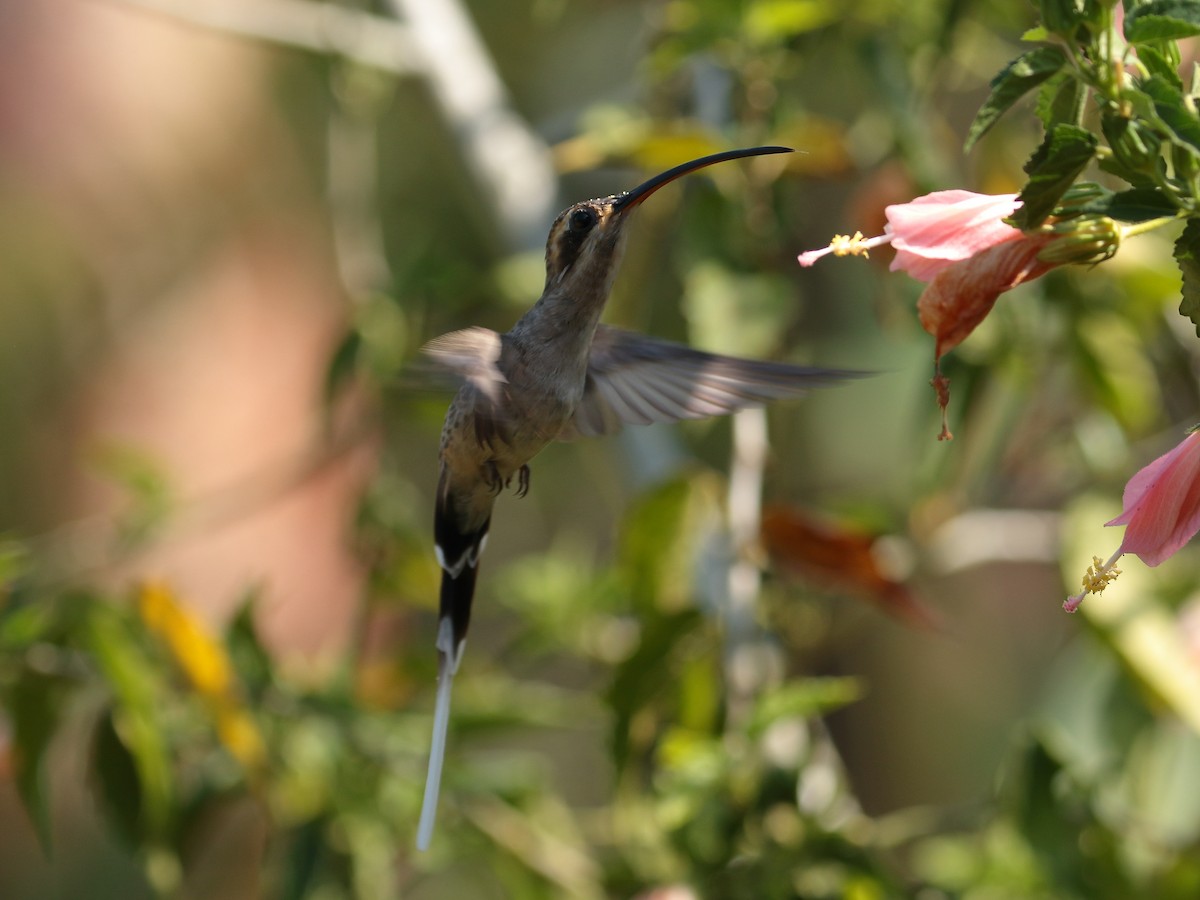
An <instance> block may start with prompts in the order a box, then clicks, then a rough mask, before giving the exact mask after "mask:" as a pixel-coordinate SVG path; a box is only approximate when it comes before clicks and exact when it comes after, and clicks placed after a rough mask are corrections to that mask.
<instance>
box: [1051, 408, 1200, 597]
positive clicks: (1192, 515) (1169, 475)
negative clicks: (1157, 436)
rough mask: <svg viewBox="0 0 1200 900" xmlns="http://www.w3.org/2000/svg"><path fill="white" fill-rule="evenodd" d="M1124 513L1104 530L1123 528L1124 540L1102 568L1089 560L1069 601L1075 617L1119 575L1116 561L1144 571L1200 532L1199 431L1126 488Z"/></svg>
mask: <svg viewBox="0 0 1200 900" xmlns="http://www.w3.org/2000/svg"><path fill="white" fill-rule="evenodd" d="M1123 499H1124V503H1123V505H1124V511H1123V512H1122V513H1121V515H1119V516H1117V517H1116V518H1115V519H1113V520H1112V521H1111V522H1106V523H1105V524H1106V525H1124V526H1125V537H1124V539H1123V540H1122V541H1121V546H1120V547H1118V548H1117V552H1116V553H1114V554H1113V555H1112V556H1111V557H1110V558H1109V560H1108V562H1106V563H1101V562H1100V558H1099V557H1096V558H1094V559H1093V564H1092V565H1091V566H1090V567H1089V568H1088V571H1087V574H1086V575H1084V577H1083V590H1082V591H1081V592H1080V593H1078V594H1074V595H1072V596H1070V597H1068V598H1067V601H1066V602H1065V603H1064V604H1063V609H1065V610H1066V611H1067V612H1074V611H1075V610H1077V609H1078V608H1079V604H1080V603H1082V602H1083V598H1084V597H1086V596H1087V595H1088V594H1093V593H1096V594H1098V593H1100V591H1102V590H1104V588H1105V587H1106V586H1107V585H1108V583H1109V582H1110V581H1112V580H1113V579H1114V578H1116V576H1117V575H1119V574H1120V571H1121V570H1120V569H1118V568H1116V562H1117V560H1118V559H1120V558H1121V556H1122V555H1124V554H1126V553H1132V554H1133V555H1135V556H1137V557H1138V558H1140V559H1141V561H1142V562H1144V563H1145V564H1146V565H1148V566H1157V565H1158V564H1159V563H1161V562H1162V561H1163V560H1165V559H1166V558H1167V557H1169V556H1172V555H1173V554H1174V553H1175V552H1176V551H1177V550H1179V548H1180V547H1182V546H1183V545H1184V544H1186V543H1187V542H1188V541H1190V540H1191V539H1192V537H1193V536H1194V535H1195V534H1196V532H1197V531H1200V430H1197V429H1193V430H1192V431H1191V432H1190V433H1189V434H1188V436H1187V437H1185V438H1184V439H1183V440H1182V441H1180V443H1179V445H1178V446H1177V447H1175V449H1174V450H1171V451H1170V452H1168V453H1164V454H1163V455H1162V456H1160V457H1159V458H1158V459H1156V460H1154V462H1152V463H1150V464H1149V465H1148V466H1146V467H1145V468H1144V469H1142V470H1141V471H1140V472H1138V473H1137V474H1136V475H1134V476H1133V477H1132V478H1130V479H1129V483H1128V484H1127V485H1125V495H1124V498H1123Z"/></svg>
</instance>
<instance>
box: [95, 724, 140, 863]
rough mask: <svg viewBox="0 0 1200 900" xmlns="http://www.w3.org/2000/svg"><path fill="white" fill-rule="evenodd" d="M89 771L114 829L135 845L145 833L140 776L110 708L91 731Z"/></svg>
mask: <svg viewBox="0 0 1200 900" xmlns="http://www.w3.org/2000/svg"><path fill="white" fill-rule="evenodd" d="M89 774H90V776H91V785H92V791H93V793H94V794H95V795H96V796H97V798H98V799H99V801H100V804H99V805H100V809H101V810H102V811H103V812H104V815H105V817H106V818H107V819H108V821H109V823H110V824H111V825H112V827H113V829H114V830H115V831H116V832H117V834H119V835H120V836H121V838H122V839H123V840H125V841H126V842H127V843H128V844H129V845H130V846H134V847H136V846H138V845H139V844H140V843H141V842H142V841H143V840H144V839H145V838H146V837H147V834H146V832H145V821H144V819H143V817H142V803H143V792H142V780H141V778H140V777H138V767H137V763H136V761H135V760H134V758H133V754H131V753H130V752H129V748H128V747H126V746H125V744H124V742H123V741H122V740H121V738H120V736H119V735H118V734H117V729H116V725H115V724H114V722H113V715H112V710H109V711H108V712H106V713H105V714H104V715H103V716H102V717H101V718H100V720H99V721H98V722H97V723H96V730H95V731H94V732H93V734H92V755H91V771H90V773H89Z"/></svg>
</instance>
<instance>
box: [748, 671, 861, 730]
mask: <svg viewBox="0 0 1200 900" xmlns="http://www.w3.org/2000/svg"><path fill="white" fill-rule="evenodd" d="M862 696H863V685H862V682H861V681H860V680H859V679H857V678H805V679H802V680H800V681H793V682H790V683H788V684H785V685H782V686H781V687H779V688H777V689H776V690H773V691H771V692H770V693H768V694H764V695H763V696H762V698H761V699H760V700H759V701H758V703H757V704H755V707H754V712H753V713H752V714H751V716H750V721H749V723H748V724H747V726H746V729H747V731H748V733H749V734H750V736H751V737H758V736H760V735H761V734H762V733H763V732H764V731H766V730H767V728H769V727H770V726H771V725H772V724H773V723H775V722H777V721H779V720H780V719H789V718H796V717H805V718H807V717H810V716H819V715H824V714H825V713H829V712H833V711H834V710H836V709H841V708H842V707H843V706H847V705H849V704H851V703H854V702H855V701H856V700H859V699H861V698H862Z"/></svg>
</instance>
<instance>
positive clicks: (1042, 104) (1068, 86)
mask: <svg viewBox="0 0 1200 900" xmlns="http://www.w3.org/2000/svg"><path fill="white" fill-rule="evenodd" d="M1086 100H1087V89H1086V88H1085V87H1084V86H1083V84H1082V83H1081V82H1080V81H1079V79H1078V78H1076V77H1075V76H1074V75H1072V74H1070V73H1069V72H1058V73H1056V74H1055V75H1054V76H1053V77H1051V78H1050V80H1049V81H1047V82H1046V83H1045V84H1043V85H1042V89H1041V90H1040V91H1038V101H1037V116H1038V118H1039V119H1041V120H1042V126H1043V127H1044V128H1045V129H1046V130H1047V131H1050V130H1051V129H1052V128H1054V126H1055V125H1064V124H1065V125H1078V124H1079V123H1080V122H1081V121H1082V120H1083V108H1084V103H1085V102H1086Z"/></svg>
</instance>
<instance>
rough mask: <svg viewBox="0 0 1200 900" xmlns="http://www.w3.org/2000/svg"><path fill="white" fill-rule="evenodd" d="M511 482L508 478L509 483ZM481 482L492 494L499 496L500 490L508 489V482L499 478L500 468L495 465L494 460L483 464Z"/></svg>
mask: <svg viewBox="0 0 1200 900" xmlns="http://www.w3.org/2000/svg"><path fill="white" fill-rule="evenodd" d="M511 480H512V479H511V478H510V479H509V481H511ZM483 481H484V483H485V484H486V485H487V486H488V489H489V490H490V491H491V492H492V493H493V494H499V493H500V491H501V490H503V489H504V488H506V487H508V481H505V480H504V479H503V478H501V477H500V467H499V466H497V465H496V461H495V460H494V459H489V460H488V461H487V462H485V463H484V464H483Z"/></svg>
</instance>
